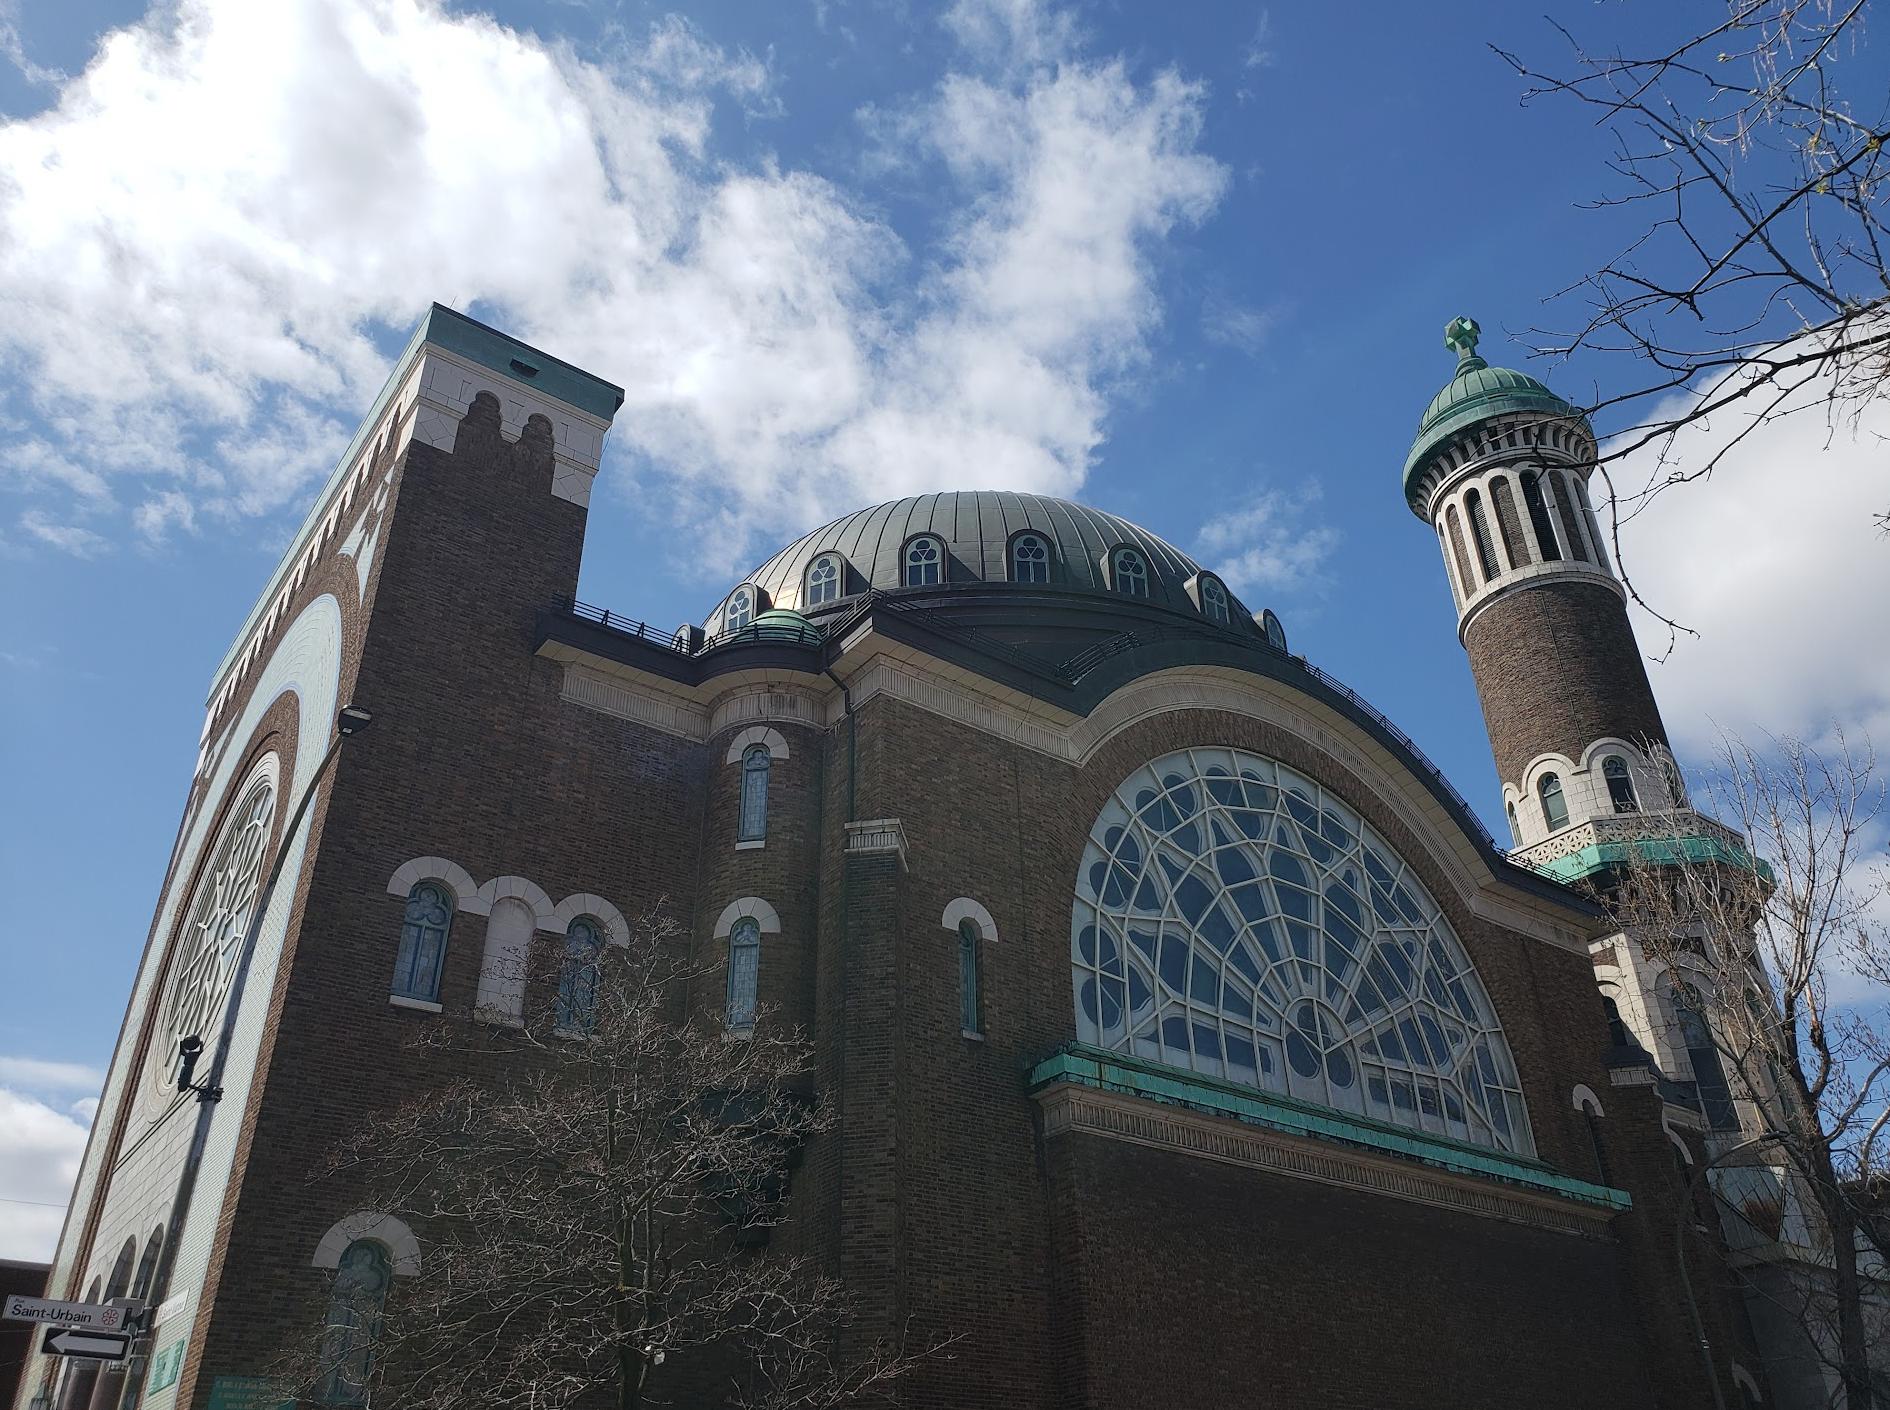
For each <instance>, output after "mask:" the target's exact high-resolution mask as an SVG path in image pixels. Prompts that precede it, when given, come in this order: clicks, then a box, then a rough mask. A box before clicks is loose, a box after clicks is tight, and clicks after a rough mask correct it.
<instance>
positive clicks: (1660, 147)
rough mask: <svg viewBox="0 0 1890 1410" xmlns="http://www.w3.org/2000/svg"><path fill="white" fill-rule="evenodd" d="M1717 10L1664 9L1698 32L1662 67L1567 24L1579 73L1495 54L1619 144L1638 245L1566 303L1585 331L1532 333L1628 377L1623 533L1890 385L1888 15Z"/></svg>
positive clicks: (1601, 205) (1852, 4)
mask: <svg viewBox="0 0 1890 1410" xmlns="http://www.w3.org/2000/svg"><path fill="white" fill-rule="evenodd" d="M1719 8H1720V13H1721V15H1722V18H1720V19H1719V21H1718V22H1717V23H1713V24H1710V25H1708V26H1707V27H1705V28H1703V29H1699V30H1694V29H1693V28H1692V26H1693V24H1694V23H1695V22H1696V20H1695V16H1696V13H1697V12H1696V11H1695V10H1694V9H1692V8H1691V7H1681V6H1662V7H1659V8H1658V9H1655V8H1653V7H1649V8H1648V10H1647V13H1650V14H1655V15H1659V16H1661V17H1671V18H1672V21H1673V23H1674V25H1675V26H1677V27H1679V28H1678V29H1677V32H1676V33H1675V34H1674V36H1673V38H1672V39H1671V40H1669V41H1666V42H1663V43H1658V44H1655V45H1653V46H1652V47H1651V48H1650V50H1649V51H1648V52H1645V53H1627V52H1623V51H1621V50H1619V49H1614V48H1594V47H1591V46H1590V45H1588V44H1586V43H1585V42H1584V41H1583V40H1581V39H1580V38H1578V37H1577V36H1575V35H1573V34H1571V33H1570V32H1569V31H1568V30H1566V29H1560V27H1559V26H1558V29H1559V31H1560V34H1561V37H1562V40H1563V41H1565V42H1566V45H1567V57H1566V59H1564V60H1562V61H1560V62H1559V63H1551V64H1549V65H1548V66H1547V67H1546V68H1544V67H1536V66H1532V65H1530V64H1529V63H1526V62H1525V61H1524V60H1523V59H1521V58H1519V57H1518V56H1517V55H1515V54H1513V53H1509V52H1507V51H1505V50H1502V49H1498V50H1496V52H1497V53H1498V55H1500V56H1501V57H1502V58H1503V59H1504V60H1505V61H1506V62H1508V63H1509V64H1510V65H1511V66H1512V67H1513V68H1514V69H1515V71H1516V72H1517V73H1518V74H1519V75H1521V76H1522V77H1523V78H1524V79H1525V80H1526V85H1527V86H1526V87H1525V90H1524V95H1523V96H1524V101H1525V102H1528V101H1530V100H1534V99H1540V98H1546V97H1551V96H1553V97H1560V98H1566V99H1570V100H1572V101H1575V102H1577V103H1580V104H1582V105H1584V107H1586V108H1587V109H1588V110H1589V111H1591V112H1592V113H1593V115H1594V117H1595V119H1596V121H1597V122H1598V123H1599V124H1601V125H1602V126H1604V127H1605V128H1606V129H1607V130H1608V131H1609V133H1610V134H1611V137H1612V139H1613V155H1612V157H1611V158H1610V160H1609V168H1610V170H1611V171H1612V172H1613V174H1614V177H1615V178H1616V181H1615V184H1614V188H1613V189H1611V190H1609V191H1607V192H1606V193H1604V194H1602V195H1600V196H1598V197H1597V198H1596V199H1595V200H1594V201H1592V202H1590V203H1588V206H1589V208H1591V209H1600V210H1604V211H1607V212H1608V213H1609V214H1611V215H1613V216H1615V217H1617V218H1621V219H1623V220H1624V221H1625V223H1626V226H1627V229H1626V232H1625V234H1624V235H1623V237H1622V239H1623V243H1622V245H1621V246H1620V248H1619V251H1618V253H1616V254H1615V255H1614V257H1613V258H1611V259H1610V260H1608V262H1607V263H1605V264H1604V265H1602V266H1601V268H1599V269H1597V270H1594V271H1592V272H1590V273H1588V274H1586V275H1585V276H1583V277H1582V278H1581V279H1579V280H1578V281H1577V282H1576V283H1574V284H1573V285H1571V286H1570V287H1569V288H1567V289H1565V290H1564V291H1563V293H1562V295H1561V296H1559V297H1558V298H1557V299H1556V300H1554V301H1552V302H1553V303H1554V305H1555V306H1557V307H1561V308H1566V309H1568V310H1569V311H1570V316H1569V318H1568V319H1567V321H1566V322H1564V323H1563V325H1562V326H1561V327H1559V328H1536V329H1532V330H1530V336H1531V337H1532V340H1533V342H1534V344H1535V347H1536V350H1537V351H1538V352H1539V353H1543V354H1548V355H1555V356H1567V355H1570V354H1573V353H1575V352H1577V351H1590V352H1598V353H1603V354H1611V355H1615V356H1616V357H1617V358H1618V359H1619V360H1622V361H1625V362H1626V363H1627V364H1629V366H1628V367H1627V369H1625V370H1624V371H1623V373H1622V375H1621V377H1620V378H1619V381H1618V386H1617V388H1616V389H1615V390H1611V391H1602V390H1597V391H1596V393H1595V395H1594V396H1593V398H1592V399H1591V400H1590V403H1589V405H1588V407H1587V408H1586V409H1587V410H1588V411H1589V412H1590V413H1591V414H1593V413H1599V412H1604V411H1616V412H1618V413H1620V414H1624V415H1626V417H1627V418H1628V425H1627V426H1626V427H1625V428H1624V429H1623V431H1622V433H1621V434H1619V435H1618V436H1616V437H1615V438H1614V439H1613V440H1612V441H1611V442H1610V444H1609V446H1608V447H1607V450H1606V452H1605V453H1604V455H1603V456H1602V471H1603V475H1604V479H1605V480H1606V483H1607V487H1608V495H1609V498H1610V501H1611V503H1612V507H1613V510H1614V517H1615V519H1616V521H1617V523H1618V522H1619V521H1620V520H1621V519H1622V518H1626V517H1632V515H1633V513H1634V512H1635V510H1636V509H1637V508H1638V507H1639V506H1640V505H1642V504H1644V503H1645V502H1646V501H1647V500H1648V499H1649V498H1651V497H1652V496H1653V495H1656V494H1658V493H1660V492H1661V491H1663V490H1665V489H1667V488H1670V487H1672V486H1674V485H1678V484H1683V483H1686V482H1688V481H1691V480H1697V479H1701V478H1704V477H1707V476H1710V475H1711V474H1712V472H1713V470H1714V468H1715V467H1716V466H1717V465H1718V464H1719V463H1720V461H1721V460H1722V459H1723V458H1724V457H1725V455H1726V454H1727V453H1728V452H1730V451H1731V450H1732V449H1733V448H1734V447H1735V446H1737V445H1738V444H1739V443H1740V442H1741V441H1743V440H1744V439H1745V438H1746V437H1747V436H1748V435H1750V434H1751V433H1752V431H1753V430H1754V429H1755V428H1757V427H1758V426H1760V425H1762V424H1764V423H1765V422H1766V421H1768V420H1770V419H1772V418H1774V417H1777V416H1782V415H1803V414H1807V413H1809V414H1816V413H1817V411H1818V410H1819V409H1823V410H1824V411H1825V412H1826V413H1827V415H1829V416H1831V417H1832V418H1833V420H1835V419H1836V418H1837V417H1839V416H1842V415H1845V414H1854V413H1855V412H1856V411H1857V410H1859V409H1861V407H1862V406H1864V405H1865V404H1866V403H1867V402H1868V401H1869V400H1870V399H1872V398H1874V397H1876V396H1878V395H1880V394H1881V393H1882V391H1883V389H1884V386H1885V382H1886V378H1890V319H1887V318H1886V317H1885V315H1886V312H1890V271H1887V270H1886V267H1885V258H1884V257H1885V248H1886V244H1887V243H1890V238H1887V232H1886V229H1885V216H1886V202H1887V200H1890V171H1887V170H1886V166H1885V162H1886V157H1885V153H1884V146H1885V144H1886V142H1890V85H1887V84H1886V83H1885V80H1884V66H1883V64H1882V61H1881V59H1878V60H1877V61H1876V62H1875V63H1871V62H1869V59H1868V56H1867V55H1866V53H1865V50H1864V41H1865V20H1866V18H1867V12H1868V10H1869V4H1868V0H1723V4H1722V5H1721V6H1720V7H1719ZM1713 418H1716V419H1718V420H1719V421H1720V423H1721V426H1720V433H1719V434H1718V436H1717V437H1716V448H1715V450H1714V452H1713V453H1712V454H1711V455H1710V456H1709V457H1708V458H1707V459H1706V460H1704V461H1703V462H1701V463H1699V464H1697V465H1693V466H1682V465H1680V464H1678V463H1677V461H1676V460H1675V459H1674V458H1673V456H1672V454H1671V452H1672V451H1673V449H1674V443H1675V438H1676V436H1677V435H1678V433H1679V432H1680V431H1681V430H1682V429H1683V428H1685V427H1687V426H1690V425H1693V424H1695V423H1698V422H1702V421H1706V420H1708V419H1713ZM1649 447H1651V448H1653V453H1652V454H1651V455H1649V456H1646V457H1641V458H1639V459H1637V460H1636V461H1635V464H1636V465H1637V466H1641V465H1647V466H1651V470H1649V471H1647V472H1646V473H1645V475H1644V478H1643V476H1642V474H1641V472H1639V471H1637V472H1636V475H1635V479H1636V480H1637V481H1639V483H1629V484H1626V485H1624V486H1620V487H1617V485H1616V484H1615V482H1614V476H1613V473H1612V470H1611V468H1610V466H1611V464H1613V463H1616V462H1619V461H1621V460H1622V459H1623V458H1624V457H1628V456H1631V455H1635V453H1636V452H1639V451H1642V450H1644V449H1647V448H1649ZM1886 523H1887V524H1890V520H1886ZM1615 547H1616V558H1617V561H1619V557H1620V545H1619V542H1618V541H1617V543H1616V545H1615ZM1672 625H1674V624H1672V623H1671V622H1669V626H1672Z"/></svg>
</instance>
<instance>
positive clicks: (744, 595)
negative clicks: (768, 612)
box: [722, 584, 755, 632]
mask: <svg viewBox="0 0 1890 1410" xmlns="http://www.w3.org/2000/svg"><path fill="white" fill-rule="evenodd" d="M754 620H755V590H754V589H753V588H751V587H749V586H748V585H747V584H743V585H742V586H741V587H738V588H736V589H735V591H733V592H731V593H730V594H729V595H728V601H727V602H726V603H724V604H723V607H722V630H723V631H725V632H738V631H740V630H741V629H742V628H743V627H745V626H747V625H748V624H749V623H750V622H752V621H754Z"/></svg>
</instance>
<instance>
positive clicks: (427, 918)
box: [394, 881, 453, 1003]
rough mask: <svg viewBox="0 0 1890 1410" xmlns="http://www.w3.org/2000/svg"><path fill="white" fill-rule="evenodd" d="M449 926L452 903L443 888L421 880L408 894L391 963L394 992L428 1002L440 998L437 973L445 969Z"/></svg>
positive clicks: (450, 926)
mask: <svg viewBox="0 0 1890 1410" xmlns="http://www.w3.org/2000/svg"><path fill="white" fill-rule="evenodd" d="M452 925H453V903H452V902H451V901H450V900H448V899H447V895H446V888H445V887H443V886H440V885H438V884H437V883H435V882H431V881H423V882H421V883H420V884H419V885H418V886H416V887H414V889H413V890H411V891H409V892H408V893H407V916H406V920H405V921H404V922H403V923H402V924H401V927H400V954H399V955H398V956H397V957H396V959H395V960H394V993H396V994H397V995H399V996H400V997H401V998H403V999H423V1000H426V1001H427V1002H429V1003H431V1002H434V1001H435V1000H437V999H438V998H439V997H440V971H441V970H442V969H443V968H444V967H445V963H446V937H447V932H448V931H450V930H451V929H452Z"/></svg>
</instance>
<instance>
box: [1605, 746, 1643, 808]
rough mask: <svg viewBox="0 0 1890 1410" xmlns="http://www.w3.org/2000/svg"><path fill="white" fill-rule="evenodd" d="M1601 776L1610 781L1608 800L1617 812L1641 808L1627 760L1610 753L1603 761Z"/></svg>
mask: <svg viewBox="0 0 1890 1410" xmlns="http://www.w3.org/2000/svg"><path fill="white" fill-rule="evenodd" d="M1601 776H1602V777H1603V778H1604V779H1606V780H1607V781H1608V800H1609V801H1610V802H1612V803H1613V804H1614V810H1615V812H1617V813H1632V812H1636V811H1638V810H1639V808H1640V806H1641V805H1640V803H1639V802H1638V801H1636V799H1635V797H1634V780H1633V779H1632V778H1630V777H1629V776H1628V767H1627V760H1626V759H1623V758H1622V757H1621V756H1620V755H1619V754H1610V755H1609V756H1608V757H1607V758H1605V759H1603V760H1602V761H1601Z"/></svg>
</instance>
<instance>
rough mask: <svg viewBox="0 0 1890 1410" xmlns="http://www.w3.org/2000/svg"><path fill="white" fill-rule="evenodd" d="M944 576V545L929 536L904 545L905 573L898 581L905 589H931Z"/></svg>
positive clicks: (923, 536)
mask: <svg viewBox="0 0 1890 1410" xmlns="http://www.w3.org/2000/svg"><path fill="white" fill-rule="evenodd" d="M944 576H945V545H944V544H943V543H942V542H941V541H940V540H938V539H935V538H933V537H932V536H931V535H930V534H925V535H922V536H921V537H919V538H916V539H914V540H913V541H912V542H911V543H909V544H907V545H906V556H905V571H904V573H903V574H902V576H901V577H900V581H901V582H903V583H904V584H905V585H906V586H907V587H932V586H934V585H935V584H937V583H938V582H940V581H941V580H942V579H943V578H944Z"/></svg>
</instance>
